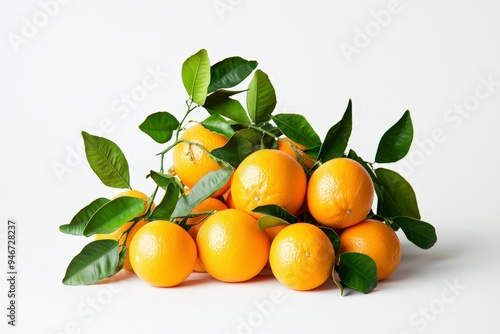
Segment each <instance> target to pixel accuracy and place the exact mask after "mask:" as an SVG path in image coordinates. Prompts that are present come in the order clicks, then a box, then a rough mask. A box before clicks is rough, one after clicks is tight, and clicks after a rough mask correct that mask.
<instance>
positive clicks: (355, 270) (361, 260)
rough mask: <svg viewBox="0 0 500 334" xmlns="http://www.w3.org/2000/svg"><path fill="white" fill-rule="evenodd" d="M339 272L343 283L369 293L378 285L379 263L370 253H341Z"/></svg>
mask: <svg viewBox="0 0 500 334" xmlns="http://www.w3.org/2000/svg"><path fill="white" fill-rule="evenodd" d="M338 272H339V277H340V280H341V281H342V283H343V284H345V285H346V286H348V287H349V288H351V289H354V290H357V291H360V292H362V293H369V292H371V291H372V290H373V289H375V288H376V287H377V284H378V279H377V265H376V264H375V261H373V259H372V258H371V257H369V256H368V255H365V254H361V253H351V252H348V253H343V254H340V256H339V269H338Z"/></svg>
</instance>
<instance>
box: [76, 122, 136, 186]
mask: <svg viewBox="0 0 500 334" xmlns="http://www.w3.org/2000/svg"><path fill="white" fill-rule="evenodd" d="M82 137H83V142H84V143H85V154H86V155H87V160H88V162H89V164H90V167H91V168H92V170H93V171H94V172H95V173H96V175H97V176H98V177H99V179H100V180H101V181H102V183H104V184H105V185H107V186H108V187H113V188H129V189H130V175H129V170H128V162H127V159H126V158H125V155H123V152H122V150H121V149H120V148H119V147H118V145H116V144H115V143H113V142H112V141H111V140H109V139H106V138H103V137H98V136H93V135H91V134H88V133H87V132H85V131H82Z"/></svg>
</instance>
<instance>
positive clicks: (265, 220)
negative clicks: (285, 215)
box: [257, 216, 290, 230]
mask: <svg viewBox="0 0 500 334" xmlns="http://www.w3.org/2000/svg"><path fill="white" fill-rule="evenodd" d="M288 224H290V223H289V222H287V221H286V220H283V219H281V218H278V217H273V216H262V217H260V218H259V219H258V220H257V225H258V226H259V228H260V229H261V230H263V229H266V228H268V227H273V226H278V225H288Z"/></svg>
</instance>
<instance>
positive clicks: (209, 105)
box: [203, 91, 250, 126]
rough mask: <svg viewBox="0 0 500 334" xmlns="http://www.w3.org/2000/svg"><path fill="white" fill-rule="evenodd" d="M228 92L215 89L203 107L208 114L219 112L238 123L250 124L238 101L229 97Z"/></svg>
mask: <svg viewBox="0 0 500 334" xmlns="http://www.w3.org/2000/svg"><path fill="white" fill-rule="evenodd" d="M229 93H232V92H229ZM229 93H228V92H227V91H217V92H215V93H213V94H210V95H209V96H208V97H207V100H206V101H205V104H204V105H203V107H204V108H205V109H207V111H208V112H209V113H210V114H219V115H222V116H224V117H227V118H229V119H232V120H233V121H236V122H238V123H239V124H242V125H245V126H248V125H250V120H249V119H248V116H247V114H246V111H245V109H244V108H243V106H242V105H241V103H240V101H238V100H233V99H231V98H230V97H229V96H230V95H229Z"/></svg>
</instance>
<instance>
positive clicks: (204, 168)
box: [172, 124, 230, 197]
mask: <svg viewBox="0 0 500 334" xmlns="http://www.w3.org/2000/svg"><path fill="white" fill-rule="evenodd" d="M180 139H181V140H183V141H187V142H190V143H193V144H188V143H185V142H181V143H179V144H177V145H175V147H174V149H173V156H172V160H173V165H174V170H175V173H176V174H177V176H178V177H179V179H180V180H181V181H182V183H184V185H186V186H187V187H189V188H193V186H194V185H195V184H196V182H198V181H199V180H200V179H201V178H202V177H203V176H205V175H206V174H208V173H209V172H212V171H216V170H219V169H220V168H221V167H220V166H219V165H218V164H217V162H215V161H214V160H213V159H212V158H211V157H210V155H208V153H207V152H205V151H204V150H203V149H202V148H200V147H198V146H196V145H194V144H197V145H201V146H202V147H203V148H204V149H205V150H206V151H208V152H210V151H212V150H214V149H216V148H219V147H222V146H224V145H225V144H226V143H227V142H228V140H229V139H228V138H227V137H225V136H223V135H220V134H218V133H215V132H213V131H210V130H208V129H206V128H205V127H203V125H201V124H197V125H195V126H192V127H190V128H188V129H186V130H185V131H184V132H183V133H182V135H181V137H180ZM229 186H230V182H228V184H226V185H225V186H224V187H223V188H222V189H221V190H220V191H218V192H217V193H215V194H214V195H213V197H218V196H220V195H222V194H223V193H225V192H226V191H227V189H229Z"/></svg>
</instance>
